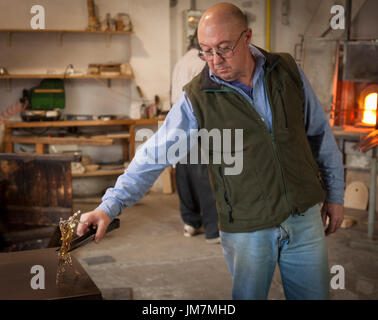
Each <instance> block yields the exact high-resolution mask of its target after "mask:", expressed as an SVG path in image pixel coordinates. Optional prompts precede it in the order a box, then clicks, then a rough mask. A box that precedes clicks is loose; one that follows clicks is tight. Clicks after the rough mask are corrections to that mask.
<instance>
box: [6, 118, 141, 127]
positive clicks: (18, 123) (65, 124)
mask: <svg viewBox="0 0 378 320" xmlns="http://www.w3.org/2000/svg"><path fill="white" fill-rule="evenodd" d="M134 122H135V120H121V119H119V120H85V121H75V120H72V121H41V122H22V121H8V122H7V123H6V124H5V127H6V128H46V127H82V126H85V127H90V126H114V125H133V124H134Z"/></svg>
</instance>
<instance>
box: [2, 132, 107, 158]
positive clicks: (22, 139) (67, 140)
mask: <svg viewBox="0 0 378 320" xmlns="http://www.w3.org/2000/svg"><path fill="white" fill-rule="evenodd" d="M9 140H10V141H11V142H13V143H14V142H17V143H31V144H36V147H37V149H36V152H37V153H38V154H43V147H42V146H43V144H83V145H90V146H110V145H112V144H114V139H110V138H106V139H92V138H87V137H77V138H75V137H28V136H12V137H10V138H9ZM41 145H42V146H41Z"/></svg>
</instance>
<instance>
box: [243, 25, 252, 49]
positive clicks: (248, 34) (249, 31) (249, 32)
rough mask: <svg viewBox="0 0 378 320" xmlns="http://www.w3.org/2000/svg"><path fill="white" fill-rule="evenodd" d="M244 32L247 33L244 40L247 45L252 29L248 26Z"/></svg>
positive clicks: (250, 39)
mask: <svg viewBox="0 0 378 320" xmlns="http://www.w3.org/2000/svg"><path fill="white" fill-rule="evenodd" d="M245 34H246V35H247V37H246V38H245V41H246V45H247V46H248V45H249V44H250V43H251V41H252V29H251V28H248V29H247V31H246V32H245Z"/></svg>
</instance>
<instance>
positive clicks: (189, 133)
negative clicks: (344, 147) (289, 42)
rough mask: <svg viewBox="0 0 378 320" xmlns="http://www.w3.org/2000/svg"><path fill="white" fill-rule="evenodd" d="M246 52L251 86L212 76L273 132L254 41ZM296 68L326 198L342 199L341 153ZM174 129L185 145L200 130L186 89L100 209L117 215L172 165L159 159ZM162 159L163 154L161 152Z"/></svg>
mask: <svg viewBox="0 0 378 320" xmlns="http://www.w3.org/2000/svg"><path fill="white" fill-rule="evenodd" d="M250 51H251V54H252V55H253V56H254V58H255V62H256V65H255V73H254V76H253V84H252V88H249V87H247V86H246V85H244V84H242V83H240V82H238V81H232V82H226V81H223V80H222V79H220V78H218V77H216V76H215V75H214V74H213V73H212V72H211V70H210V77H211V79H212V80H213V81H215V82H217V83H222V84H225V85H226V86H229V87H231V88H233V89H234V90H237V91H238V92H239V93H240V94H241V95H242V96H243V97H244V98H245V99H247V100H248V101H250V102H253V106H254V107H255V108H256V111H257V112H258V113H259V115H260V116H261V117H262V119H263V120H264V122H265V124H266V126H267V127H268V129H269V130H270V131H272V113H271V108H270V104H269V101H268V96H267V92H266V89H265V81H264V76H265V72H264V64H265V57H264V55H263V54H262V53H261V52H260V51H259V50H258V49H257V48H256V47H254V46H250ZM298 69H299V72H300V75H301V78H302V82H303V90H304V97H305V105H304V120H305V127H306V130H307V136H308V140H309V143H310V146H311V149H312V152H313V154H314V157H315V159H316V161H317V163H318V165H319V171H320V174H321V176H322V179H323V181H324V183H325V186H326V191H327V195H326V202H328V203H340V204H342V203H343V202H344V169H343V163H342V157H341V153H340V151H339V149H338V147H337V145H336V142H335V139H334V137H333V134H332V131H331V127H330V125H329V122H328V119H327V116H326V114H325V112H324V109H323V107H322V106H321V104H320V102H319V100H318V99H317V97H316V95H315V93H314V91H313V90H312V88H311V85H310V83H309V81H308V79H307V78H306V76H305V75H304V73H303V71H302V70H301V68H300V67H298ZM251 108H252V106H251ZM175 129H180V130H182V132H184V133H185V135H186V137H185V138H186V143H187V145H190V147H191V146H193V144H195V143H196V140H197V137H196V136H195V135H194V134H193V132H195V130H196V129H198V123H197V119H196V117H195V115H194V111H193V108H192V105H191V103H190V101H189V99H188V97H187V95H186V93H185V92H182V94H181V96H180V98H179V99H178V101H177V102H176V103H175V104H174V105H173V106H172V109H171V110H170V112H169V113H168V114H167V117H166V119H165V121H164V123H163V125H162V126H161V127H160V128H159V130H158V131H157V132H156V133H155V134H154V135H153V136H152V137H151V138H150V139H148V140H147V141H146V142H145V143H144V144H143V145H142V146H141V147H140V148H139V149H138V150H137V152H136V153H135V157H134V159H133V160H132V161H131V163H130V165H129V166H128V168H127V169H126V170H125V172H124V173H123V174H122V175H121V176H119V177H118V179H117V182H116V184H115V186H114V188H109V189H108V190H107V191H106V193H105V195H104V196H103V198H102V203H101V204H100V206H99V207H98V208H97V209H101V210H104V211H105V212H106V213H107V214H108V215H109V217H110V218H112V219H113V218H115V217H116V216H118V215H119V214H121V212H122V210H123V209H124V208H125V207H129V206H132V205H134V204H135V203H136V202H137V201H139V200H140V199H141V198H142V197H143V196H144V194H145V193H146V192H147V191H148V190H149V189H150V188H151V186H152V184H153V183H154V181H155V180H156V179H157V178H158V177H159V175H160V173H161V172H162V171H163V170H164V168H165V167H168V166H169V165H171V164H174V163H170V162H167V161H161V160H160V161H159V159H161V157H162V151H163V152H165V150H168V149H169V148H170V147H171V146H172V145H173V144H174V143H176V141H177V139H178V138H177V135H176V132H177V131H176V130H175ZM163 132H164V134H163ZM162 137H164V138H162ZM164 156H165V155H164ZM163 158H164V159H165V157H163ZM146 159H150V160H152V161H150V162H151V164H148V163H146V162H147V161H146ZM152 162H153V164H152Z"/></svg>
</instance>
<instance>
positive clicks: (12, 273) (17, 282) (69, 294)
mask: <svg viewBox="0 0 378 320" xmlns="http://www.w3.org/2000/svg"><path fill="white" fill-rule="evenodd" d="M55 250H56V248H49V249H38V250H27V251H17V252H9V253H0V300H56V299H102V296H101V292H100V290H99V289H98V288H97V286H96V285H95V283H94V282H93V281H92V280H91V278H90V277H89V276H88V274H87V273H86V271H85V270H84V269H83V267H82V266H81V265H80V263H79V262H78V261H77V259H75V257H74V256H72V255H71V256H72V263H73V267H74V268H72V267H71V266H66V267H65V269H66V271H65V272H64V274H63V276H62V277H61V282H60V285H59V286H57V285H56V282H55V279H56V272H57V267H58V254H57V252H56V251H55ZM34 265H40V266H43V268H44V271H45V289H32V286H31V280H32V278H33V277H34V276H36V275H37V273H31V269H32V267H33V266H34ZM75 271H76V272H78V273H79V274H76V272H75Z"/></svg>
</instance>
